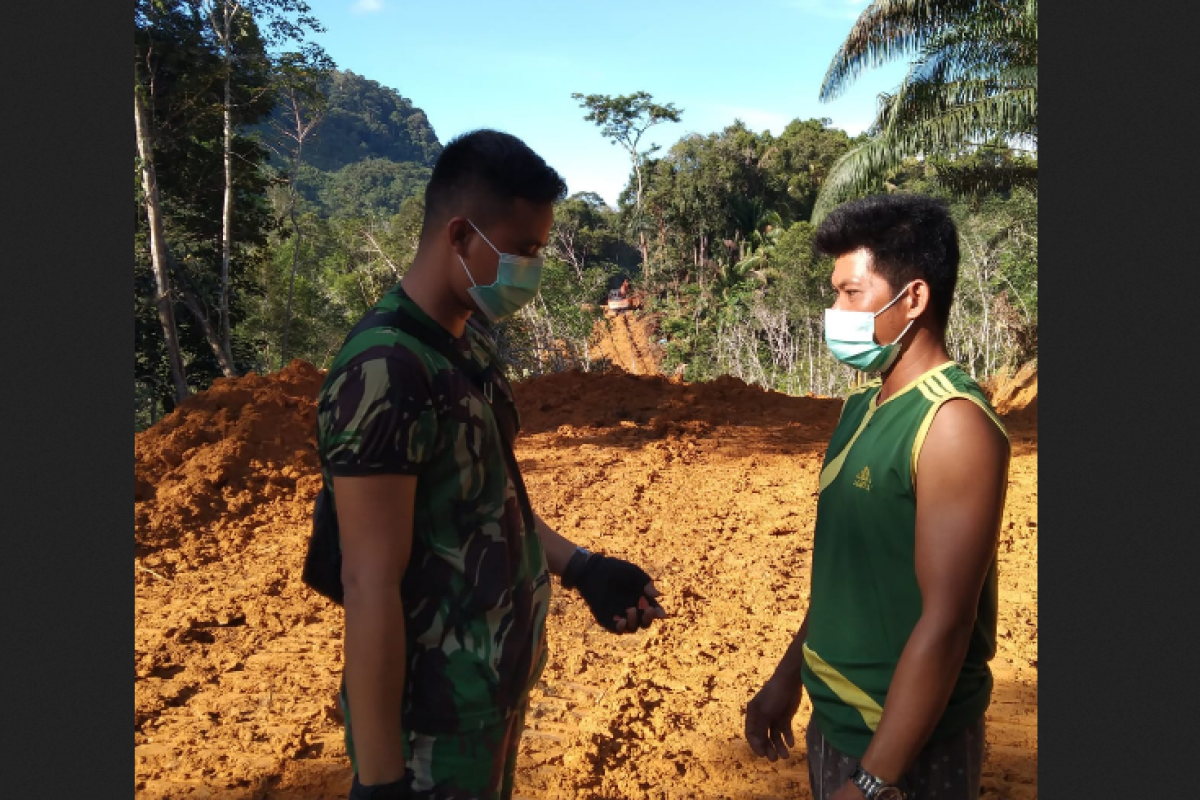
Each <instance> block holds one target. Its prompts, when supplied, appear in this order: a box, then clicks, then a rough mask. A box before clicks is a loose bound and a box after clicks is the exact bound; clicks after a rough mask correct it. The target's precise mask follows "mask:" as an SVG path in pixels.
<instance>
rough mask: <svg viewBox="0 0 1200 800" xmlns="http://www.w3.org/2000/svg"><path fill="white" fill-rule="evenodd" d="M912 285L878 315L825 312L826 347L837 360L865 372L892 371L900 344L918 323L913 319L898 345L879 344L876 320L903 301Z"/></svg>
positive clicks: (857, 312)
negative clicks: (876, 334)
mask: <svg viewBox="0 0 1200 800" xmlns="http://www.w3.org/2000/svg"><path fill="white" fill-rule="evenodd" d="M912 284H913V282H910V283H908V284H907V285H905V287H904V288H903V289H901V290H900V293H899V294H897V295H896V296H895V297H893V298H892V300H891V302H889V303H888V304H887V305H886V306H884V307H883V308H881V309H879V310H878V311H876V312H874V313H872V312H870V311H842V310H840V309H832V308H827V309H825V344H826V345H827V346H828V347H829V350H830V352H832V353H833V357H834V358H836V359H837V360H838V361H841V362H842V363H843V364H849V365H850V366H852V367H854V368H855V369H860V370H862V371H863V372H882V371H883V370H885V369H887V368H888V367H890V366H891V365H892V364H893V363H894V362H895V360H896V356H898V355H900V340H901V339H903V338H904V336H905V334H907V333H908V329H909V328H911V327H912V324H913V323H914V322H916V321H917V320H916V318H913V319H910V320H909V321H908V324H907V325H905V326H904V330H903V331H901V332H900V335H899V336H897V337H896V341H894V342H892V343H891V344H876V343H875V318H876V317H878V316H879V315H880V314H882V313H883V312H885V311H887V310H888V309H889V308H891V307H892V306H893V305H894V304H895V302H896V301H897V300H899V299H900V298H901V297H903V296H904V293H905V292H906V291H908V287H909V286H912Z"/></svg>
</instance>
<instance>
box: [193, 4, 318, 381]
mask: <svg viewBox="0 0 1200 800" xmlns="http://www.w3.org/2000/svg"><path fill="white" fill-rule="evenodd" d="M200 5H201V8H202V9H203V10H204V13H205V16H206V17H207V18H208V21H209V24H210V25H211V27H212V32H213V35H214V36H215V37H216V41H217V44H218V47H219V51H220V53H221V57H222V60H223V62H224V75H223V89H224V94H223V101H222V110H223V113H224V129H223V132H224V141H223V145H222V155H223V157H224V167H225V191H224V198H223V201H222V212H221V293H220V305H219V311H218V325H219V336H220V347H221V350H222V353H223V355H224V357H225V360H226V362H227V364H228V366H227V367H225V369H226V375H227V376H228V375H232V374H236V373H235V370H234V368H233V351H232V344H231V339H230V336H231V334H230V331H231V327H232V326H231V325H230V317H229V294H230V280H229V262H230V259H231V257H232V252H233V195H234V189H233V183H234V180H233V156H234V153H233V136H234V88H233V76H234V71H235V65H236V64H237V62H238V61H245V60H259V61H262V60H265V52H264V48H263V41H262V40H260V38H259V37H260V28H259V26H258V25H257V24H256V23H257V21H258V19H262V21H264V22H265V23H266V30H267V33H266V36H265V37H264V38H265V43H266V44H268V45H281V44H283V43H285V42H289V41H296V42H298V41H301V40H302V39H303V37H304V35H305V31H306V29H307V30H308V31H312V32H314V33H320V32H321V31H323V30H325V29H324V28H323V27H322V26H321V24H320V23H319V22H317V19H316V18H315V17H313V16H312V14H311V11H310V9H309V6H308V4H307V3H305V2H304V1H303V0H200Z"/></svg>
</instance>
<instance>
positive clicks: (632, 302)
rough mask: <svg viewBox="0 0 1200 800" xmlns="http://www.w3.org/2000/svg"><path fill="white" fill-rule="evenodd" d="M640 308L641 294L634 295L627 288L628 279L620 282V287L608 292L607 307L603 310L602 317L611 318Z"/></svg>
mask: <svg viewBox="0 0 1200 800" xmlns="http://www.w3.org/2000/svg"><path fill="white" fill-rule="evenodd" d="M641 307H642V294H641V293H640V292H638V293H635V292H633V291H632V290H631V289H630V288H629V279H628V278H626V279H625V280H623V281H621V285H620V286H619V287H617V288H616V289H609V290H608V305H607V307H606V308H605V309H604V316H606V317H609V318H612V317H615V316H616V315H617V314H620V313H621V312H622V311H629V310H631V309H635V308H641Z"/></svg>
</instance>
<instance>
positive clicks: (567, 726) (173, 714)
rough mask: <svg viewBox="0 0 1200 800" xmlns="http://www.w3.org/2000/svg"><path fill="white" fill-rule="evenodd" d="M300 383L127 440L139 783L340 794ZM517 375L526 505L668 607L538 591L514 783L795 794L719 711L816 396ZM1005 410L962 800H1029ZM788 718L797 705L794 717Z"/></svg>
mask: <svg viewBox="0 0 1200 800" xmlns="http://www.w3.org/2000/svg"><path fill="white" fill-rule="evenodd" d="M320 381H321V375H320V373H318V372H317V371H316V370H315V369H314V368H313V367H311V366H309V365H307V364H304V363H301V362H293V363H292V364H291V365H290V366H289V367H288V368H287V369H285V370H283V371H282V372H280V373H276V374H273V375H270V376H265V377H260V376H255V375H249V376H246V377H243V378H240V379H235V380H220V381H217V382H216V383H215V384H214V386H213V387H212V389H210V390H209V391H207V392H204V393H202V394H200V395H197V396H196V397H193V398H191V399H190V400H188V401H187V402H185V403H184V404H182V405H181V406H180V408H179V409H177V410H176V411H175V412H174V413H173V414H172V415H170V416H169V417H167V418H166V419H164V420H162V421H161V422H159V423H158V425H156V426H155V427H153V428H151V429H150V430H148V431H146V432H145V433H142V434H139V435H137V436H136V437H135V443H134V448H135V462H136V467H135V470H136V489H135V503H134V509H135V516H136V527H135V543H136V547H135V553H136V555H135V569H134V586H135V598H136V599H135V605H134V619H135V625H136V633H135V646H134V694H135V701H134V753H135V756H134V759H135V779H134V780H135V792H136V796H137V797H139V798H166V797H189V798H204V797H214V798H227V799H228V800H234V799H235V798H236V799H239V800H240V799H242V798H245V799H247V800H249V798H288V799H289V800H300V799H301V798H343V797H345V795H346V792H347V791H348V788H349V783H350V769H349V764H348V761H347V759H346V755H345V749H344V747H343V745H342V730H341V726H340V723H339V721H338V717H337V711H336V704H335V702H334V695H335V691H336V688H337V684H338V681H339V676H340V672H341V664H342V655H341V635H342V614H341V611H340V610H339V609H337V608H336V607H335V606H333V605H332V604H330V603H329V602H327V601H325V600H324V599H322V598H320V597H319V596H317V595H315V594H314V593H313V592H311V591H310V590H308V589H307V588H306V587H305V586H304V585H303V584H302V583H301V582H300V580H299V575H300V565H301V562H302V559H303V556H304V548H305V543H306V539H307V536H308V533H309V515H310V513H311V504H312V500H313V497H314V495H315V493H316V491H317V488H318V486H319V478H318V477H317V474H316V469H317V459H316V456H315V453H314V452H313V447H314V442H313V438H312V432H313V426H314V410H313V398H314V396H315V394H316V391H317V389H318V387H319V385H320ZM1034 381H1036V377H1035V378H1034ZM1034 385H1035V387H1036V383H1035V384H1034ZM1034 391H1036V388H1035V389H1034ZM517 392H518V400H519V402H520V405H521V410H522V415H523V419H524V433H523V435H522V436H521V438H520V440H519V442H518V453H517V454H518V457H519V459H520V462H521V466H522V471H523V473H524V475H525V479H526V482H527V483H528V486H529V490H530V493H531V495H532V497H533V501H534V504H535V508H537V510H538V511H539V512H540V513H541V514H542V515H543V516H544V517H545V518H546V519H547V521H549V522H550V523H551V524H553V525H556V526H557V527H558V528H559V530H561V531H562V532H563V533H564V534H565V535H566V536H568V537H569V538H571V539H573V540H575V541H576V542H578V543H579V544H582V545H585V546H587V547H589V548H592V549H596V550H602V551H604V552H607V553H612V554H615V555H620V556H622V557H625V558H629V559H631V560H633V561H635V562H637V563H639V564H641V565H642V566H643V567H645V568H646V570H647V571H648V572H650V573H651V574H652V575H653V576H654V577H655V578H656V580H657V583H658V585H659V587H660V588H661V589H662V590H663V592H664V593H665V594H666V597H664V598H663V602H664V605H665V606H666V607H667V609H668V610H669V612H670V614H671V616H670V617H669V618H668V619H667V620H665V621H664V622H662V623H659V624H656V625H655V626H654V627H653V628H652V629H651V630H650V631H643V632H640V633H636V634H633V635H628V636H613V635H610V634H607V633H605V632H604V631H603V630H601V629H600V628H598V627H597V626H596V625H595V624H594V623H593V622H592V620H591V617H590V615H589V614H588V613H587V609H586V607H585V606H584V605H583V603H582V602H581V601H580V600H579V599H578V598H577V597H576V596H574V595H573V594H568V593H566V592H561V591H557V592H556V594H555V596H554V598H553V600H552V604H551V609H550V621H549V637H550V647H551V658H550V661H549V664H548V665H547V667H546V671H545V673H544V675H543V679H542V681H541V683H540V684H539V685H538V687H537V689H536V690H535V692H534V695H533V697H532V702H531V709H530V713H529V717H528V729H527V732H526V735H525V738H524V740H523V742H522V745H521V755H520V761H519V763H518V775H517V788H516V795H517V796H518V797H523V798H630V799H631V800H632V799H633V798H685V797H697V798H746V800H749V799H750V798H767V797H779V798H783V797H787V798H796V797H800V798H808V797H810V794H809V791H808V782H807V778H806V764H805V759H804V753H803V747H802V746H801V747H800V749H799V750H798V751H796V752H794V753H793V754H792V756H791V758H790V759H788V760H787V761H780V762H776V763H774V764H771V763H768V762H767V761H766V760H763V759H755V758H753V757H752V756H751V754H750V751H749V749H748V747H747V745H746V744H745V741H744V739H743V738H742V725H743V719H744V717H743V709H744V708H745V705H746V702H747V701H748V700H749V699H750V698H751V696H753V694H754V692H755V691H756V690H757V689H758V687H759V686H760V685H761V684H762V682H763V681H764V680H765V679H766V678H767V677H768V675H769V674H770V672H771V670H772V669H773V667H774V665H775V664H776V662H777V661H778V659H779V657H780V656H781V655H782V654H783V651H784V649H785V648H786V647H787V644H788V642H789V641H790V639H791V636H792V634H793V633H794V632H795V630H796V629H797V627H798V626H799V625H800V621H801V618H802V617H803V614H804V609H805V597H806V596H807V593H808V574H809V558H810V556H811V552H812V550H811V548H812V528H813V514H814V512H815V509H816V491H817V473H818V470H819V468H820V461H821V457H822V455H823V451H824V448H825V443H826V442H827V441H828V438H829V435H830V433H831V431H832V430H833V426H834V425H835V424H836V421H837V417H838V412H839V407H840V402H839V401H838V400H829V399H819V398H818V399H813V398H794V397H788V396H785V395H781V394H777V393H773V392H765V391H761V390H759V389H757V388H753V387H748V386H746V385H745V384H743V383H741V382H739V381H737V380H734V379H729V378H725V379H721V380H717V381H714V382H712V383H706V384H684V383H678V382H672V381H670V380H667V379H665V378H662V377H657V376H655V377H651V376H632V375H627V374H622V373H620V372H613V373H608V374H605V375H589V374H579V373H568V374H559V375H552V376H548V377H543V378H537V379H534V380H531V381H527V382H525V383H523V384H520V385H518V387H517ZM1008 422H1009V426H1010V432H1011V433H1012V438H1013V443H1014V459H1013V464H1012V470H1011V475H1010V478H1011V484H1010V486H1009V495H1008V507H1007V510H1006V514H1005V518H1004V523H1003V530H1002V533H1001V540H1000V581H1001V583H1000V600H1001V605H1000V624H999V653H998V655H997V656H996V659H995V660H994V661H993V669H994V671H995V675H996V691H995V694H994V697H993V701H992V707H991V709H990V710H989V712H988V733H987V739H988V756H987V761H986V763H985V765H984V787H985V792H984V795H983V796H985V797H990V798H1014V799H1019V798H1033V797H1036V795H1037V412H1036V400H1035V401H1034V403H1032V404H1030V405H1027V406H1026V407H1025V408H1023V409H1019V408H1018V409H1014V410H1012V411H1010V414H1009V417H1008ZM808 713H809V707H808V702H807V698H805V702H804V703H803V705H802V706H801V709H800V713H799V714H798V715H797V720H798V722H800V723H801V724H802V723H803V722H804V721H805V720H807V717H808ZM797 733H799V730H798V731H797ZM798 738H799V736H798ZM798 744H800V742H798Z"/></svg>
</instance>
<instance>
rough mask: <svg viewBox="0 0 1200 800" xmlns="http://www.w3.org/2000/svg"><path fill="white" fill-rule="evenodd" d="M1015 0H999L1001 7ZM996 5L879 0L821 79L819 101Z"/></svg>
mask: <svg viewBox="0 0 1200 800" xmlns="http://www.w3.org/2000/svg"><path fill="white" fill-rule="evenodd" d="M1013 1H1014V0H1001V5H1009V4H1012V3H1013ZM989 8H994V6H993V4H992V3H991V2H988V0H876V1H875V2H874V3H872V4H871V5H869V6H868V7H867V8H866V9H864V10H863V12H862V14H861V15H860V16H859V18H858V19H857V20H856V21H855V23H854V26H853V27H852V28H851V29H850V33H849V34H848V35H847V36H846V40H845V41H844V42H843V43H842V46H841V47H840V48H838V51H837V53H836V54H835V55H834V57H833V61H832V62H831V63H830V65H829V69H828V70H827V71H826V73H825V79H824V80H823V81H822V83H821V92H820V99H821V100H822V101H828V100H832V99H834V98H836V97H838V96H839V95H840V94H841V93H842V92H843V91H845V89H846V87H847V86H849V85H850V83H852V82H853V81H854V79H855V78H857V77H858V76H859V75H860V74H861V73H862V72H863V70H865V69H868V68H870V67H877V66H879V65H881V64H884V63H887V62H888V61H892V60H895V59H898V58H902V57H904V56H908V55H911V54H913V53H915V52H917V51H918V50H919V49H920V48H921V46H922V45H923V44H924V43H925V42H926V41H928V40H929V39H930V38H931V37H933V36H935V35H937V34H938V32H939V31H942V30H945V29H946V28H948V27H951V26H956V25H960V24H962V23H964V22H966V21H968V20H970V19H971V18H972V16H978V15H979V14H981V13H983V14H987V13H988V11H987V9H989Z"/></svg>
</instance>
